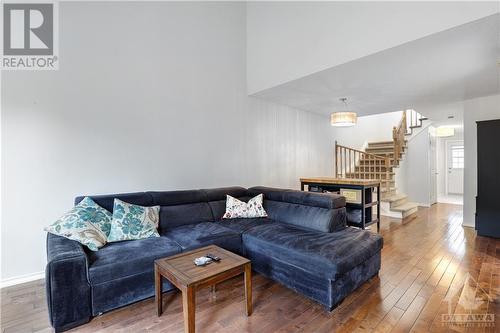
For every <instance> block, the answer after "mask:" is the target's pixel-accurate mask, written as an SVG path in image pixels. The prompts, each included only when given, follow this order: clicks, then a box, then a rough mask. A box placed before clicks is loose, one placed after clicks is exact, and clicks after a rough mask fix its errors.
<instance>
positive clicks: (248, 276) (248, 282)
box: [245, 264, 253, 316]
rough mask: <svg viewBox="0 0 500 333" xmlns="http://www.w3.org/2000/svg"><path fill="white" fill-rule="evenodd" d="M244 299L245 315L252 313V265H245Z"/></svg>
mask: <svg viewBox="0 0 500 333" xmlns="http://www.w3.org/2000/svg"><path fill="white" fill-rule="evenodd" d="M245 299H246V310H247V316H251V315H252V310H253V309H252V267H251V266H250V264H247V265H245Z"/></svg>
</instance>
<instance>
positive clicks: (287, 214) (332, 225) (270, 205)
mask: <svg viewBox="0 0 500 333" xmlns="http://www.w3.org/2000/svg"><path fill="white" fill-rule="evenodd" d="M264 209H265V210H266V212H267V215H268V216H269V218H270V219H272V220H274V221H278V222H284V223H288V224H293V225H296V226H298V227H300V228H306V229H311V230H315V231H321V232H333V231H338V230H341V229H343V228H345V226H346V215H345V207H342V208H337V209H328V208H321V207H313V206H305V205H299V204H294V203H288V202H281V201H274V200H264Z"/></svg>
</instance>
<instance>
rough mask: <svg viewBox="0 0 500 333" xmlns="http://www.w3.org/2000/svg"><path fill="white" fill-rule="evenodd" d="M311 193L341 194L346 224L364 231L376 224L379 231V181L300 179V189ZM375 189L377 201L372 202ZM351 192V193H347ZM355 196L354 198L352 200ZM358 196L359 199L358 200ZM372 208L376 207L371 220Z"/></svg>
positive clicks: (322, 178) (325, 178) (326, 178)
mask: <svg viewBox="0 0 500 333" xmlns="http://www.w3.org/2000/svg"><path fill="white" fill-rule="evenodd" d="M306 186H307V187H308V191H311V192H339V193H340V192H341V191H344V192H345V194H348V196H347V195H345V196H346V211H347V224H348V225H349V226H353V227H358V228H361V229H365V228H366V227H367V226H369V225H372V224H375V223H376V224H377V232H379V231H380V199H379V198H380V181H379V180H376V179H349V178H329V177H318V178H301V179H300V189H301V190H302V191H305V187H306ZM375 189H376V193H377V200H374V198H375V195H374V191H375ZM349 190H353V191H349ZM355 196H356V198H354V197H355ZM358 196H359V198H358ZM373 206H377V214H376V218H373V211H372V209H373Z"/></svg>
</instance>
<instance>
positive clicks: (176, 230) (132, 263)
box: [46, 187, 383, 331]
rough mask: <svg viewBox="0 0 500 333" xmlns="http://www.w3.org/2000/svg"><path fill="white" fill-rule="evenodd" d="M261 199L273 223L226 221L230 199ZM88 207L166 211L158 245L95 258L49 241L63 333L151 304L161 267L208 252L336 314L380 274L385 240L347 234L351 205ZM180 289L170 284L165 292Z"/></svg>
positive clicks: (126, 247) (303, 196) (179, 202)
mask: <svg viewBox="0 0 500 333" xmlns="http://www.w3.org/2000/svg"><path fill="white" fill-rule="evenodd" d="M260 193H263V194H264V208H265V209H266V211H267V213H268V215H269V216H268V218H258V219H232V220H222V219H221V218H222V215H223V214H224V212H225V202H226V201H225V200H226V194H229V195H231V196H233V197H236V198H239V199H241V200H248V199H249V198H251V197H253V196H255V195H257V194H260ZM91 198H92V199H93V200H94V201H95V202H96V203H97V204H99V205H100V206H101V207H103V208H106V209H107V210H109V211H112V209H113V200H114V199H115V198H118V199H120V200H123V201H125V202H129V203H133V204H138V205H142V206H155V205H159V206H161V209H160V227H159V228H160V230H159V232H160V235H161V237H156V238H148V239H142V240H134V241H124V242H117V243H109V244H107V245H105V246H104V247H103V248H101V249H100V250H99V251H97V252H92V251H89V250H87V249H86V248H85V247H83V246H82V245H81V244H80V243H78V242H76V241H72V240H69V239H66V238H63V237H59V236H55V235H52V234H48V236H47V257H48V263H47V267H46V288H47V301H48V308H49V315H50V321H51V324H52V326H53V327H54V328H55V329H56V331H64V330H67V329H70V328H72V327H75V326H78V325H81V324H84V323H86V322H88V321H89V320H90V319H91V318H92V317H93V316H96V315H99V314H101V313H103V312H106V311H110V310H113V309H116V308H118V307H121V306H124V305H127V304H131V303H133V302H137V301H140V300H143V299H145V298H148V297H152V296H153V295H154V275H153V261H154V260H155V259H158V258H162V257H167V256H170V255H174V254H177V253H180V252H182V251H187V250H191V249H194V248H198V247H201V246H206V245H210V244H216V245H218V246H221V247H223V248H225V249H228V250H230V251H233V252H235V253H238V254H240V255H243V256H246V257H248V258H250V259H251V261H252V268H253V269H254V270H255V271H257V272H259V273H261V274H263V275H265V276H268V277H270V278H272V279H274V280H276V281H278V282H280V283H282V284H284V285H285V286H287V287H289V288H292V289H293V290H295V291H297V292H299V293H301V294H304V295H306V296H308V297H310V298H312V299H314V300H315V301H317V302H319V303H321V304H323V305H324V306H326V308H327V309H329V310H331V309H333V308H334V307H335V306H336V305H337V304H338V303H340V302H341V301H342V300H343V299H344V298H345V297H346V296H347V295H348V294H349V293H350V292H352V291H353V290H354V289H356V288H358V287H359V286H360V285H361V284H363V283H364V282H365V281H367V280H368V279H370V278H371V277H373V276H374V275H376V274H377V273H378V271H379V269H380V251H381V249H382V243H383V242H382V237H380V236H379V235H377V234H374V233H371V232H369V231H363V230H359V229H354V228H349V227H346V211H345V198H344V197H341V196H338V195H334V194H322V193H311V192H300V191H293V190H283V189H273V188H266V187H253V188H250V189H245V188H242V187H230V188H218V189H208V190H189V191H170V192H141V193H127V194H114V195H99V196H91ZM82 199H83V197H78V198H76V199H75V203H78V202H80V201H81V200H82ZM173 288H174V287H173V286H172V285H171V284H170V283H168V282H167V281H165V282H164V285H163V290H164V291H168V290H171V289H173Z"/></svg>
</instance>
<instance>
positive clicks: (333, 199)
mask: <svg viewBox="0 0 500 333" xmlns="http://www.w3.org/2000/svg"><path fill="white" fill-rule="evenodd" d="M260 193H263V194H264V199H265V200H273V201H281V202H288V203H292V204H299V205H305V206H311V207H321V208H328V209H332V208H341V207H345V198H344V197H343V196H341V195H339V194H335V193H316V192H305V191H297V190H284V189H279V188H272V187H264V186H256V187H251V188H249V189H248V195H249V196H255V195H257V194H260Z"/></svg>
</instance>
